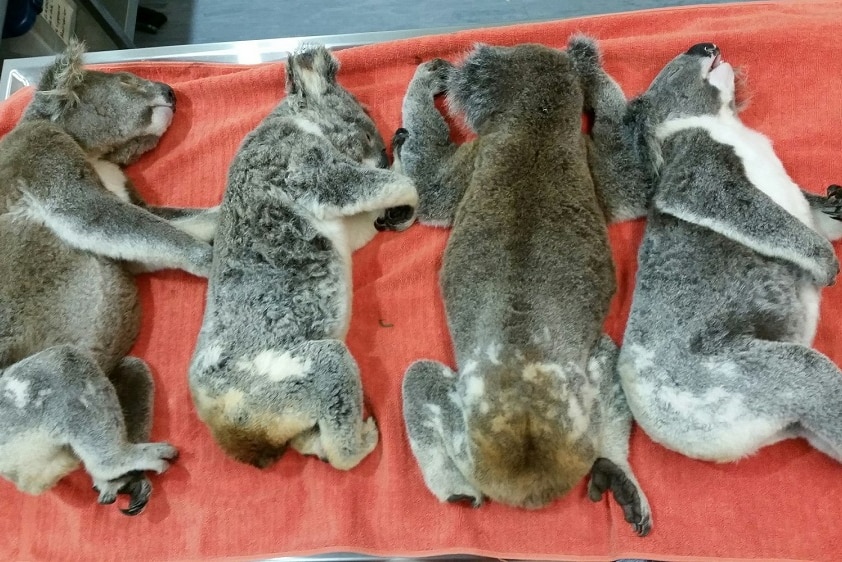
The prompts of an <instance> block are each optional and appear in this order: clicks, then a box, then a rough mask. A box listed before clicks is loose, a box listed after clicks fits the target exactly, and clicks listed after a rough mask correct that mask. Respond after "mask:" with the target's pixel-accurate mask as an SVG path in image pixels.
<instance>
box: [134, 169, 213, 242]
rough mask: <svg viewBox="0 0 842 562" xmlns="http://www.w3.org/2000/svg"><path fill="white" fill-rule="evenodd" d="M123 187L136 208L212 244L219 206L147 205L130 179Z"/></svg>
mask: <svg viewBox="0 0 842 562" xmlns="http://www.w3.org/2000/svg"><path fill="white" fill-rule="evenodd" d="M123 187H124V189H125V190H126V193H128V195H129V201H131V202H132V203H134V204H135V205H137V206H138V207H141V208H143V209H146V210H147V211H149V212H150V213H152V214H153V215H155V216H156V217H161V218H162V219H164V220H166V221H169V222H170V223H171V224H172V225H173V226H175V227H176V228H177V229H179V230H181V231H184V232H186V233H188V234H190V235H191V236H193V237H194V238H198V239H199V240H202V241H203V242H208V243H211V242H213V238H214V236H215V235H216V228H217V226H218V224H219V205H217V206H215V207H209V208H200V207H163V206H157V205H147V204H146V201H144V200H143V198H142V197H141V196H140V194H139V193H138V192H137V188H136V187H135V186H134V183H133V182H132V181H131V179H129V178H128V177H126V178H125V183H124V184H123Z"/></svg>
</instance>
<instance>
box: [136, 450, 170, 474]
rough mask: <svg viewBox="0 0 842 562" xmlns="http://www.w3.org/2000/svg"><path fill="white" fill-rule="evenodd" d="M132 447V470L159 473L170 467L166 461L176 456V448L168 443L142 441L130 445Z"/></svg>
mask: <svg viewBox="0 0 842 562" xmlns="http://www.w3.org/2000/svg"><path fill="white" fill-rule="evenodd" d="M132 449H133V450H132V461H131V462H132V464H133V465H134V466H133V467H132V470H140V471H145V470H153V471H155V472H157V473H158V474H161V473H162V472H165V471H166V470H167V469H168V468H169V467H170V464H169V463H168V462H167V461H168V460H173V459H175V458H177V457H178V450H177V449H176V448H175V447H173V446H172V445H170V444H169V443H142V444H139V445H132Z"/></svg>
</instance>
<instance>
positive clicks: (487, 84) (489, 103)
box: [447, 43, 501, 131]
mask: <svg viewBox="0 0 842 562" xmlns="http://www.w3.org/2000/svg"><path fill="white" fill-rule="evenodd" d="M500 61H501V56H500V54H499V52H498V50H497V49H495V48H494V47H490V46H488V45H484V44H482V43H478V44H476V45H475V46H474V50H473V51H471V53H470V54H469V55H468V58H466V59H465V61H464V62H463V63H462V64H461V65H459V66H457V67H456V68H454V69H453V70H452V71H451V73H450V78H449V80H448V85H447V86H448V87H447V92H448V93H447V103H448V109H449V111H450V112H451V113H452V114H457V113H463V114H464V116H465V121H466V122H467V123H468V126H469V127H471V128H472V129H473V130H474V131H476V130H477V127H479V126H481V125H482V124H483V123H484V122H485V121H487V120H488V118H489V117H491V116H492V115H493V114H494V110H495V108H496V101H495V100H496V99H497V98H498V94H499V92H498V89H499V86H500V84H499V83H500V69H499V65H500Z"/></svg>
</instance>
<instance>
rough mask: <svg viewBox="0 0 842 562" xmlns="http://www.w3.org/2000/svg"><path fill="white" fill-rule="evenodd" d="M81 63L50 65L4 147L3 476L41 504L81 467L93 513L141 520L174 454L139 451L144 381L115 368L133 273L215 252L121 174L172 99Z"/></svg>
mask: <svg viewBox="0 0 842 562" xmlns="http://www.w3.org/2000/svg"><path fill="white" fill-rule="evenodd" d="M82 53H83V47H82V46H81V45H79V44H75V43H74V44H73V45H71V46H70V47H69V49H68V51H67V52H65V53H64V54H63V55H61V56H59V57H58V58H57V60H56V61H55V63H54V64H53V65H52V66H51V67H50V68H49V69H48V70H47V71H46V72H45V74H44V77H43V79H42V81H41V83H40V85H39V87H38V89H37V91H36V92H35V95H34V98H33V100H32V102H31V104H30V105H29V107H28V108H27V110H26V113H25V115H24V117H23V118H22V119H21V121H20V123H19V124H18V125H17V126H16V127H15V128H14V129H13V130H12V131H11V132H10V133H9V134H8V135H6V137H5V138H3V139H2V141H0V279H2V280H3V282H2V284H0V474H2V475H3V476H4V477H5V478H7V479H9V480H11V481H12V482H14V483H15V484H16V485H17V487H18V488H19V489H21V490H22V491H25V492H29V493H34V494H37V493H41V492H43V491H45V490H47V489H49V488H50V487H52V486H53V485H54V484H55V483H56V482H57V481H58V480H59V479H60V478H62V477H63V476H64V475H65V474H67V473H68V472H70V471H72V470H74V469H75V468H76V467H77V466H78V464H79V461H80V460H81V462H82V463H84V465H85V469H86V470H87V471H88V473H89V474H90V475H91V476H92V478H93V480H94V485H95V487H96V488H97V489H98V490H99V492H100V497H99V499H100V502H102V503H111V502H113V501H114V500H115V499H116V495H117V494H118V493H128V494H129V495H130V496H131V505H130V507H129V509H128V510H126V513H128V514H135V513H138V512H139V511H140V510H141V509H142V508H143V506H144V505H145V503H146V501H147V499H148V497H149V492H150V491H151V487H150V485H149V482H148V481H147V480H146V476H145V475H144V471H147V470H154V471H156V472H163V471H164V470H166V468H167V466H168V463H167V460H168V459H172V458H174V457H175V456H176V450H175V448H173V447H172V446H171V445H169V444H167V443H146V441H148V439H149V435H150V430H151V416H152V390H153V382H152V378H151V375H150V372H149V368H148V367H147V366H146V364H145V363H144V362H143V361H141V360H140V359H137V358H134V357H125V355H126V353H127V352H128V351H129V349H130V348H131V346H132V343H133V341H134V338H135V336H136V334H137V330H138V326H139V307H138V301H137V294H136V288H135V285H134V281H133V279H132V277H131V275H130V274H129V273H128V269H129V268H128V267H127V266H139V267H142V268H144V269H147V270H148V269H157V268H161V267H179V268H182V269H185V270H188V271H191V272H193V273H196V274H203V273H204V272H206V271H207V270H208V268H209V265H210V259H211V247H210V246H209V245H208V244H206V243H204V242H200V241H199V240H196V239H194V238H192V237H191V236H189V235H187V234H185V233H184V232H181V231H180V230H178V229H177V228H175V227H173V226H172V225H171V224H170V223H168V222H167V221H165V220H163V219H160V218H158V217H156V216H155V215H154V214H152V213H150V212H148V211H147V210H144V209H143V208H141V207H140V206H137V205H133V204H132V203H131V201H132V199H133V198H134V199H135V200H137V198H136V195H133V193H132V187H131V185H129V184H128V183H127V180H126V178H125V176H123V174H122V172H121V171H120V169H119V167H118V166H117V164H125V163H127V162H130V161H132V160H133V159H135V158H137V157H138V156H140V154H141V153H142V152H144V151H146V150H148V149H149V148H152V147H153V146H154V145H155V144H156V143H157V140H158V138H159V137H160V135H161V134H162V133H163V132H164V130H165V129H166V127H167V126H168V125H169V117H171V115H172V113H171V111H172V109H171V108H170V109H167V108H166V107H165V106H168V107H171V106H172V105H173V103H174V97H173V96H172V90H171V89H170V88H169V86H166V85H165V84H160V83H156V82H150V81H146V80H141V79H140V78H137V77H136V76H133V75H130V74H126V73H121V74H106V73H102V72H94V71H88V70H84V69H83V68H82V66H81V65H82V61H81V56H82ZM109 189H110V190H112V191H113V192H112V191H109ZM191 212H192V213H193V214H196V213H197V211H191ZM125 259H128V260H131V261H132V263H130V264H129V263H126V262H124V261H122V260H125Z"/></svg>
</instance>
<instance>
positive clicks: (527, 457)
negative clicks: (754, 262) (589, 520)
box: [395, 45, 651, 535]
mask: <svg viewBox="0 0 842 562" xmlns="http://www.w3.org/2000/svg"><path fill="white" fill-rule="evenodd" d="M445 90H446V91H447V93H448V102H449V105H450V108H451V111H458V112H464V114H465V118H466V121H467V122H468V124H469V125H470V126H471V127H472V128H473V129H474V130H475V131H476V132H477V134H478V138H477V140H475V141H473V142H471V143H466V144H463V145H461V146H458V147H457V146H455V145H454V144H452V143H451V142H450V141H449V131H448V129H447V125H446V122H445V121H444V118H443V117H442V116H441V115H440V114H439V113H438V111H437V109H436V107H435V105H434V102H433V100H434V96H435V95H436V94H438V93H440V92H443V91H445ZM582 107H583V94H582V91H581V88H580V85H579V79H578V75H577V74H576V72H575V70H574V68H573V66H572V64H571V61H570V59H569V57H568V56H567V54H566V53H565V52H561V51H556V50H553V49H549V48H546V47H542V46H539V45H520V46H518V47H514V48H503V47H489V46H478V47H477V48H476V49H475V50H474V51H473V52H472V53H471V54H470V55H469V56H468V57H467V59H466V60H465V61H464V62H462V63H461V64H460V65H459V66H456V67H454V66H452V65H450V63H447V62H445V61H442V60H435V61H431V62H428V63H424V64H422V65H421V66H419V67H418V70H417V71H416V73H415V76H414V78H413V79H412V82H411V83H410V85H409V88H408V91H407V93H406V96H405V98H404V103H403V125H404V129H402V130H400V131H399V132H398V134H397V135H396V142H395V148H396V149H397V150H396V160H397V161H398V162H399V164H400V166H401V167H402V169H403V170H404V171H405V172H406V173H407V174H408V175H409V176H410V177H412V178H413V179H415V180H416V183H417V185H418V189H419V197H420V202H419V207H418V220H419V221H421V222H422V223H426V224H435V225H441V226H448V225H451V224H452V226H453V230H452V232H451V234H450V239H449V241H448V244H447V248H446V250H445V255H444V264H443V268H442V271H441V277H440V283H441V289H442V295H443V298H444V302H445V307H446V311H447V318H448V324H449V327H450V331H451V335H452V337H453V341H454V348H455V351H456V364H457V366H458V373H455V372H453V371H452V370H451V369H450V368H449V367H447V366H445V365H443V364H440V363H436V362H433V361H420V362H416V363H414V364H413V365H412V366H411V367H410V368H409V370H408V371H407V373H406V376H405V379H404V383H403V401H404V417H405V421H406V425H407V431H408V434H409V439H410V444H411V447H412V450H413V453H414V454H415V457H416V459H417V460H418V462H419V464H420V467H421V471H422V473H423V475H424V479H425V481H426V483H427V486H428V487H429V488H430V490H431V491H432V492H433V493H434V494H435V495H436V497H438V498H439V499H440V500H442V501H468V502H470V503H472V504H473V505H475V506H478V505H480V504H481V502H482V500H483V497H484V496H488V497H490V498H491V499H494V500H497V501H501V502H504V503H509V504H512V505H516V506H522V507H527V508H537V507H541V506H544V505H547V504H548V503H550V502H551V501H553V500H554V499H556V498H558V497H559V496H561V495H563V494H564V493H566V492H567V491H568V490H569V489H570V488H571V487H573V486H574V485H576V484H577V483H578V482H579V481H581V479H582V477H583V476H585V475H586V474H587V473H588V472H589V471H591V470H592V478H591V484H590V496H591V498H592V499H593V500H595V501H596V500H598V499H600V498H601V497H602V493H603V492H605V491H606V490H608V489H611V490H613V491H614V494H615V497H616V498H617V499H618V501H620V502H621V503H623V507H624V510H625V513H626V518H627V520H628V521H629V522H630V523H632V525H633V526H634V529H635V531H636V532H637V533H639V534H641V535H645V534H646V533H648V532H649V530H650V527H651V516H650V510H649V506H648V503H647V501H646V497H645V495H644V494H643V492H642V490H641V489H640V487H639V485H638V484H637V481H636V480H635V478H634V475H633V474H632V472H631V469H630V467H629V465H628V461H627V454H628V437H629V431H630V426H631V414H630V412H629V411H628V408H627V406H626V405H625V402H624V400H623V398H622V393H621V392H620V390H619V389H620V387H619V381H617V380H616V378H615V375H614V371H615V369H614V362H615V360H616V355H617V350H616V347H615V345H614V344H613V342H611V340H610V339H609V338H608V337H607V336H604V335H602V334H601V329H602V323H603V321H604V318H605V315H606V314H607V311H608V305H609V302H610V300H611V297H612V295H613V293H614V290H615V279H614V268H613V263H612V260H611V253H610V248H609V245H608V238H607V229H606V219H605V215H604V212H603V210H602V208H601V205H600V201H599V198H598V196H597V193H596V191H595V189H594V184H593V182H592V180H591V177H590V173H589V171H588V164H587V157H586V145H585V141H584V138H583V136H582V134H581V131H580V128H581V114H582ZM598 459H599V462H597V460H598Z"/></svg>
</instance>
